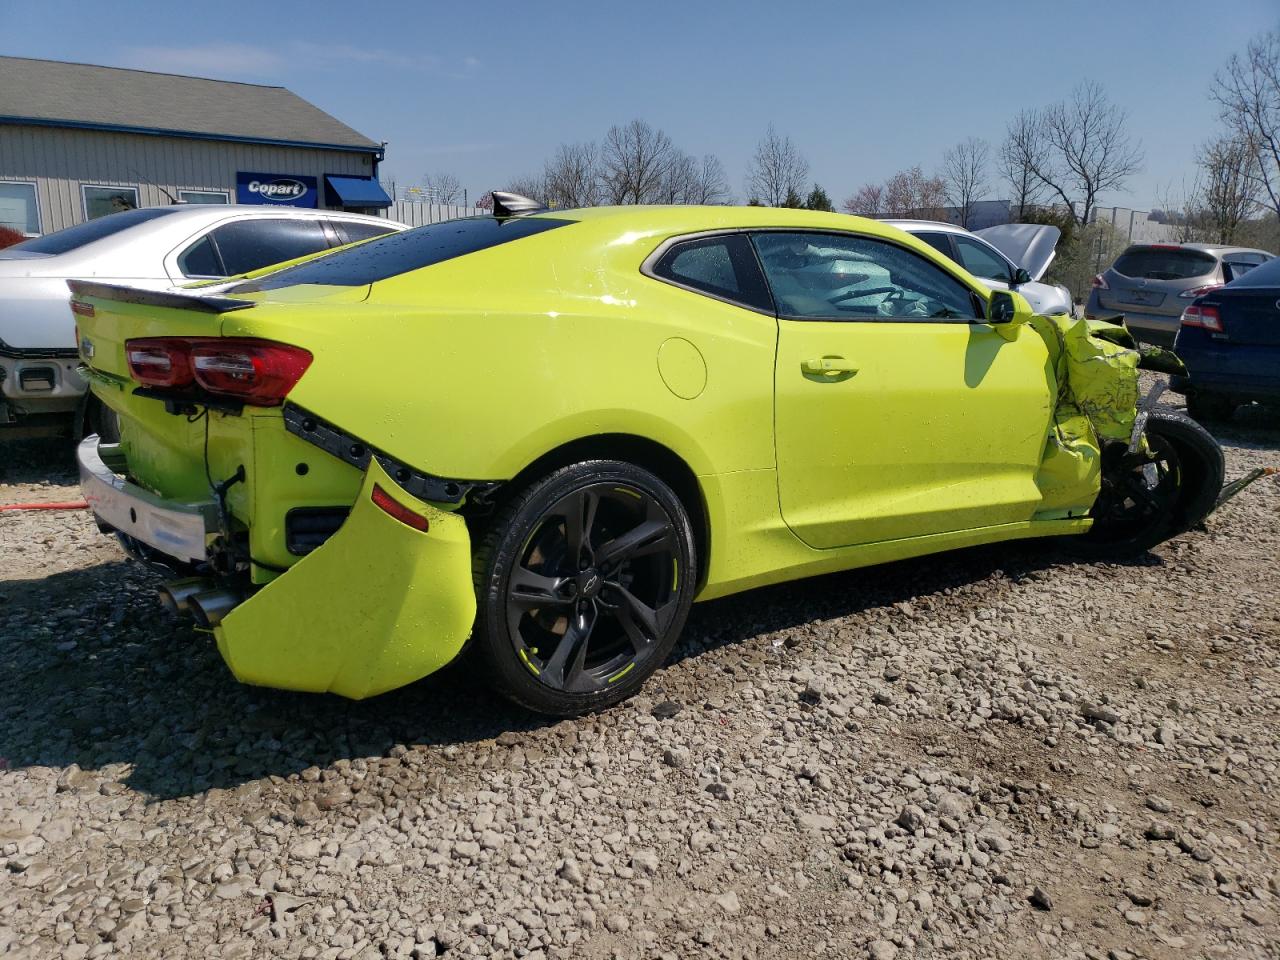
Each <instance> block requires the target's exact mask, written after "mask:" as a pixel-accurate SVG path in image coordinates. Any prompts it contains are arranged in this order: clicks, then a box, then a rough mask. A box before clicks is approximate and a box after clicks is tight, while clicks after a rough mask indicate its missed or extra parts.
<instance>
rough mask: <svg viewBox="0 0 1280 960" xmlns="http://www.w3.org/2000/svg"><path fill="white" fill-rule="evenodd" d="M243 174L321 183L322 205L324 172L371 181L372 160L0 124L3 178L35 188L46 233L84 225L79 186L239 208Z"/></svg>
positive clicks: (149, 203)
mask: <svg viewBox="0 0 1280 960" xmlns="http://www.w3.org/2000/svg"><path fill="white" fill-rule="evenodd" d="M238 170H246V171H253V172H255V173H278V174H301V175H303V176H309V177H315V178H316V181H317V183H318V185H319V190H320V198H319V199H320V203H321V205H323V204H324V179H323V178H324V175H325V174H326V173H334V174H346V175H348V176H363V177H367V176H370V175H372V174H373V158H372V155H371V154H368V153H352V152H347V151H341V150H323V149H319V148H316V149H311V148H305V147H272V146H263V145H256V144H237V143H222V142H218V141H214V140H185V139H181V138H178V137H153V136H147V135H145V134H134V133H106V132H99V131H95V130H67V129H58V128H55V127H37V126H31V127H25V126H8V125H0V180H24V181H27V182H34V183H35V184H36V193H37V195H38V198H39V203H40V228H41V231H42V232H44V233H51V232H53V231H54V230H61V229H62V228H63V227H69V226H71V225H73V224H76V223H81V222H82V221H83V220H84V219H85V215H84V202H83V200H82V195H81V192H80V186H81V184H89V185H97V184H101V185H104V186H128V187H133V186H136V187H137V188H138V200H139V203H140V205H141V206H144V207H154V206H162V205H164V204H167V203H168V202H169V200H168V198H167V197H165V195H164V194H163V193H162V192H161V191H160V190H159V189H158V188H157V186H153V184H157V185H159V186H161V187H164V188H165V189H167V190H168V191H170V192H171V193H173V194H174V196H177V191H178V190H224V191H227V192H228V193H230V195H231V199H232V201H233V202H234V200H235V187H236V171H238ZM148 181H150V182H148Z"/></svg>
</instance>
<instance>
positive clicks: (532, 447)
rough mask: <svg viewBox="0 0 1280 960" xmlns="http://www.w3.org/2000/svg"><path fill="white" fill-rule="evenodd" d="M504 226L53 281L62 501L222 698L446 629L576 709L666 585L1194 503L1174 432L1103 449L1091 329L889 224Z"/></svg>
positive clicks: (378, 665)
mask: <svg viewBox="0 0 1280 960" xmlns="http://www.w3.org/2000/svg"><path fill="white" fill-rule="evenodd" d="M527 205H528V204H525V205H519V204H517V201H516V200H515V199H514V198H510V197H504V196H502V195H496V196H495V204H494V210H495V215H494V216H485V217H475V218H470V219H466V220H457V221H453V222H450V223H440V224H435V225H432V226H425V227H420V228H417V229H414V230H410V231H408V232H405V233H399V234H395V235H393V236H387V237H382V238H380V239H376V240H371V241H369V242H368V243H365V244H362V245H360V246H357V247H353V248H350V249H348V250H340V251H336V252H334V253H331V254H328V255H326V256H323V257H320V258H317V259H315V260H312V261H310V262H306V263H302V264H297V265H292V266H288V267H286V268H284V269H281V270H278V271H270V272H268V273H266V274H265V275H263V276H260V277H257V278H255V279H252V280H249V281H246V282H242V283H238V284H231V285H230V286H229V287H228V288H226V289H223V290H221V291H219V292H218V293H216V294H213V293H202V292H201V291H184V292H182V293H180V294H174V293H168V292H161V293H157V292H148V291H139V290H133V289H130V288H127V287H122V286H118V285H108V284H101V283H92V282H83V281H73V282H72V283H71V288H72V290H73V293H74V301H73V307H74V309H75V311H76V314H77V317H78V318H79V323H80V335H81V348H82V351H83V356H84V359H85V362H86V364H87V369H88V370H89V375H90V377H91V378H92V380H93V389H94V392H95V393H96V394H97V395H98V396H99V397H100V398H101V399H102V401H103V402H104V403H106V404H108V405H109V406H110V407H111V408H112V409H113V410H115V411H116V412H117V413H118V414H119V417H120V422H121V434H122V439H121V442H120V443H119V444H118V445H116V444H105V443H102V442H100V441H99V439H98V438H96V437H91V438H88V439H86V440H85V441H84V442H83V443H82V444H81V446H80V448H79V453H78V455H79V462H80V474H81V481H82V486H83V489H84V493H85V496H86V498H87V499H88V500H89V503H90V505H91V507H92V509H93V511H94V513H95V515H96V516H97V518H98V521H99V523H100V524H101V525H102V527H103V528H104V529H115V530H116V531H118V532H119V533H120V534H121V537H122V540H123V541H124V542H125V543H126V545H127V546H128V547H129V548H130V549H131V550H132V551H134V552H135V554H137V555H139V556H142V557H144V558H145V559H147V560H148V561H149V562H151V563H153V564H160V563H163V564H167V565H168V566H169V567H170V568H171V569H173V570H174V571H176V572H177V573H179V574H185V577H184V579H181V580H177V581H174V582H172V583H170V584H169V585H168V586H167V587H166V593H165V596H166V598H167V602H168V603H169V605H170V606H171V607H173V608H174V609H178V610H185V611H188V612H191V613H192V614H194V615H195V617H196V618H197V620H198V622H199V623H201V624H202V625H204V626H205V627H209V628H212V631H213V634H214V636H215V637H216V639H217V643H218V648H219V650H220V651H221V653H222V655H223V658H224V659H225V661H226V662H227V664H228V665H229V666H230V669H231V671H232V673H233V674H234V675H235V676H236V677H238V678H239V679H240V680H242V681H245V682H248V683H254V684H260V685H266V686H273V687H284V688H289V689H297V690H310V691H331V692H334V693H338V694H341V695H343V696H347V697H354V698H359V697H365V696H371V695H373V694H377V693H380V692H382V691H384V690H388V689H391V688H393V687H397V686H401V685H403V684H406V683H409V682H411V681H413V680H416V679H417V678H419V677H422V676H425V675H427V674H429V673H431V672H433V671H435V670H438V669H439V668H440V667H442V666H444V665H445V664H446V663H448V662H449V661H451V660H453V659H454V658H455V657H456V656H457V655H458V654H459V653H460V651H461V650H462V649H463V646H464V644H466V643H467V641H468V638H469V637H470V638H471V644H472V647H473V653H474V656H475V657H476V658H478V659H477V661H476V664H477V666H476V668H477V669H478V670H481V671H483V675H484V676H485V677H486V678H487V679H488V680H489V681H491V682H492V683H493V684H494V686H496V687H497V688H498V689H499V690H500V691H502V692H503V693H505V694H507V695H508V696H509V697H511V698H512V699H514V700H515V701H517V702H518V703H521V704H523V705H525V706H527V707H529V708H530V709H533V710H537V711H541V712H545V713H550V714H564V715H568V714H575V713H581V712H583V711H586V710H593V709H597V708H600V707H603V706H606V705H608V704H612V703H615V702H617V701H619V700H622V699H624V698H625V697H627V696H629V695H630V694H632V693H634V692H635V691H636V690H638V689H639V688H640V686H641V684H643V683H644V681H645V679H646V677H648V676H649V675H650V674H651V673H652V672H653V671H654V670H655V669H657V668H658V667H659V666H660V665H661V664H662V662H663V661H664V660H665V658H666V657H667V654H668V653H669V652H670V651H671V649H672V646H673V645H674V644H675V642H676V639H677V638H678V636H679V634H680V631H681V628H682V627H683V625H684V622H685V617H686V615H687V614H688V612H689V608H690V604H691V603H692V602H693V601H694V600H695V599H701V600H705V599H710V598H713V597H721V596H725V595H727V594H732V593H735V592H738V591H742V590H746V589H750V588H753V587H756V586H760V585H763V584H769V583H777V582H780V581H785V580H790V579H795V578H797V577H803V576H808V575H813V574H817V573H823V572H829V571H833V570H841V569H847V568H852V567H857V566H862V565H867V564H872V563H880V562H884V561H889V560H895V559H899V558H903V557H910V556H917V555H920V554H925V553H931V552H935V551H940V550H947V549H952V548H956V547H962V546H971V545H974V544H979V543H989V542H994V541H1003V540H1012V539H1019V538H1024V537H1042V536H1058V535H1071V536H1072V537H1073V538H1074V542H1076V543H1078V544H1079V545H1080V547H1081V549H1089V550H1091V551H1094V552H1097V553H1101V554H1102V555H1106V556H1111V555H1115V554H1118V553H1127V552H1132V551H1140V550H1143V549H1146V548H1147V547H1149V546H1151V545H1153V544H1154V543H1156V542H1158V541H1160V540H1162V539H1164V538H1166V537H1168V536H1171V535H1172V534H1173V533H1175V532H1177V531H1180V530H1184V529H1187V528H1189V527H1190V526H1192V525H1194V524H1195V523H1196V522H1198V521H1199V520H1200V519H1201V518H1202V517H1203V516H1204V515H1205V513H1206V512H1207V511H1208V510H1209V509H1211V507H1212V505H1213V503H1214V502H1215V498H1216V495H1217V493H1218V490H1219V489H1220V487H1221V483H1222V454H1221V451H1220V450H1219V449H1218V447H1217V445H1216V444H1215V443H1214V441H1213V439H1212V437H1210V436H1209V435H1208V434H1207V433H1205V432H1204V430H1203V429H1202V428H1200V427H1199V426H1198V425H1196V424H1195V423H1194V422H1192V421H1190V420H1187V419H1186V418H1185V417H1181V416H1172V415H1165V414H1161V413H1153V414H1152V415H1151V417H1150V418H1149V419H1148V420H1146V433H1145V437H1146V439H1147V442H1146V443H1134V444H1131V435H1132V434H1133V432H1134V425H1135V423H1136V409H1135V408H1136V403H1137V397H1138V384H1137V372H1136V370H1135V369H1134V361H1135V357H1134V354H1135V352H1136V351H1134V350H1133V349H1132V341H1131V339H1130V338H1129V337H1128V334H1127V333H1126V332H1125V331H1124V329H1123V328H1122V327H1114V326H1108V325H1105V324H1092V325H1091V324H1087V323H1086V322H1085V321H1083V320H1073V319H1070V318H1067V317H1061V316H1060V317H1057V318H1046V317H1041V316H1037V315H1035V314H1034V313H1033V311H1032V310H1031V308H1030V306H1029V304H1028V303H1027V301H1026V300H1025V299H1024V298H1023V297H1022V296H1021V295H1020V294H1018V293H1011V292H1008V291H1003V290H997V291H992V290H990V289H989V288H987V287H986V286H983V285H982V284H980V283H979V282H978V281H977V280H975V279H974V278H973V276H972V275H971V274H969V273H967V272H966V271H965V270H963V269H962V268H961V267H960V266H958V265H957V264H955V263H954V262H953V261H951V260H950V259H949V258H946V257H943V256H942V255H941V254H939V253H938V252H937V251H936V250H934V249H933V248H932V247H930V246H928V245H927V244H925V243H924V242H922V241H920V240H918V239H916V238H914V237H912V236H910V235H908V234H906V233H904V232H902V231H900V230H898V229H896V228H895V227H891V226H887V225H885V224H882V223H877V222H876V221H874V220H863V219H860V218H854V217H847V216H842V215H837V214H828V213H818V212H813V211H808V210H782V209H770V208H761V207H728V206H725V207H693V206H687V207H615V208H607V207H598V208H592V209H584V210H563V211H555V212H550V211H546V212H539V213H532V214H530V215H524V216H513V215H509V214H511V213H512V211H514V210H519V209H520V208H521V206H527ZM1064 342H1065V348H1064ZM1062 381H1068V382H1070V383H1071V389H1070V390H1066V389H1062ZM1077 404H1078V405H1077ZM1086 410H1087V411H1088V412H1087V414H1086V412H1085V411H1086ZM1141 436H1143V434H1141V433H1139V437H1141Z"/></svg>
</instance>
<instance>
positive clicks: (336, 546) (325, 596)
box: [214, 459, 476, 700]
mask: <svg viewBox="0 0 1280 960" xmlns="http://www.w3.org/2000/svg"><path fill="white" fill-rule="evenodd" d="M375 484H376V485H377V486H379V487H381V488H382V489H383V490H384V491H386V492H387V493H388V494H390V495H391V496H392V497H394V498H395V499H396V500H398V501H399V502H400V503H401V504H403V505H405V506H407V507H408V508H409V509H411V510H412V511H414V512H415V513H418V514H419V515H421V516H424V517H426V518H427V519H428V521H429V524H430V527H429V529H428V530H427V531H426V532H425V533H424V532H421V531H418V530H415V529H414V528H412V527H409V526H407V525H406V524H404V523H402V522H400V521H399V520H396V519H394V518H392V517H391V516H390V515H389V514H387V513H385V512H384V511H383V510H382V509H381V508H379V507H378V506H376V505H375V504H374V503H373V500H372V495H373V487H374V485H375ZM475 613H476V597H475V587H474V586H473V584H472V579H471V538H470V535H469V533H468V531H467V526H466V522H465V521H464V520H463V518H462V517H460V516H458V515H457V514H455V513H449V512H446V511H444V510H438V509H436V508H435V507H433V506H431V505H430V504H427V503H424V502H423V501H421V500H418V499H416V498H414V497H411V496H410V495H408V494H407V493H405V492H404V490H403V489H402V488H401V487H399V486H398V485H397V484H396V483H395V481H394V480H392V479H391V478H390V477H388V476H387V474H386V472H385V471H384V470H383V469H382V468H381V467H380V466H379V465H378V462H377V460H376V459H372V460H370V462H369V468H368V472H367V473H366V474H365V478H364V482H363V484H362V485H361V488H360V493H359V495H358V497H357V498H356V502H355V505H354V506H353V507H352V509H351V514H350V516H348V518H347V520H346V522H345V523H344V524H343V525H342V527H341V528H340V529H339V530H338V532H337V533H335V534H334V535H333V536H332V537H330V538H329V539H328V540H327V541H326V542H325V544H324V545H323V546H321V547H319V548H317V549H316V550H313V551H312V552H311V553H309V554H307V555H306V556H305V557H303V558H302V559H301V560H299V561H298V562H297V563H295V564H294V565H293V566H292V567H291V568H290V569H289V570H288V571H287V572H286V573H284V574H282V575H281V576H279V577H277V578H276V579H274V580H272V581H271V582H270V583H269V584H267V585H266V586H265V587H263V588H262V589H260V590H259V591H258V592H257V593H255V594H254V595H253V596H252V597H250V598H249V599H248V600H246V601H245V602H244V603H242V604H240V605H239V606H237V607H236V608H235V609H234V610H232V611H231V612H230V613H229V614H228V615H227V616H226V617H225V619H223V620H222V622H221V623H220V624H219V625H218V626H217V628H216V629H215V630H214V634H215V636H216V637H217V640H218V650H219V651H220V652H221V653H222V658H223V659H224V660H225V661H226V663H227V666H229V667H230V668H231V672H232V673H233V674H235V676H236V679H238V680H240V681H242V682H244V683H251V684H256V685H259V686H266V687H279V688H283V689H287V690H304V691H311V692H330V693H336V694H339V695H341V696H344V697H350V698H351V699H356V700H358V699H362V698H364V697H370V696H373V695H375V694H379V693H383V692H385V691H387V690H392V689H395V688H396V687H402V686H404V685H405V684H407V683H412V682H413V681H414V680H417V679H419V678H421V677H425V676H426V675H427V674H429V673H433V672H435V671H436V670H439V669H440V668H441V667H443V666H444V665H445V664H447V663H449V661H451V660H452V659H453V658H454V657H455V656H457V654H458V653H459V651H461V650H462V646H463V644H464V643H465V642H466V640H467V637H468V636H470V634H471V625H472V622H473V621H474V619H475Z"/></svg>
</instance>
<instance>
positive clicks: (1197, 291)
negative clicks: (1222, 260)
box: [1178, 283, 1222, 300]
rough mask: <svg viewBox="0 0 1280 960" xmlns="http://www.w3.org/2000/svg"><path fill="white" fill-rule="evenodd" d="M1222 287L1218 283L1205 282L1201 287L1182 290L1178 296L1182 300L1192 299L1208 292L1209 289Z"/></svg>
mask: <svg viewBox="0 0 1280 960" xmlns="http://www.w3.org/2000/svg"><path fill="white" fill-rule="evenodd" d="M1221 287H1222V284H1220V283H1206V284H1205V285H1204V286H1203V287H1192V288H1191V289H1190V290H1183V291H1182V292H1181V293H1180V294H1178V296H1179V297H1180V298H1182V299H1183V300H1194V299H1195V298H1196V297H1198V296H1201V295H1202V294H1206V293H1208V292H1209V291H1210V290H1218V289H1220V288H1221Z"/></svg>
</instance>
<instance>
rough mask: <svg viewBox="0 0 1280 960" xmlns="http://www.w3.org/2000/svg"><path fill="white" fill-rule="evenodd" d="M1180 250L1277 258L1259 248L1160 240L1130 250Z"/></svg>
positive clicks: (1140, 244) (1135, 245)
mask: <svg viewBox="0 0 1280 960" xmlns="http://www.w3.org/2000/svg"><path fill="white" fill-rule="evenodd" d="M1174 247H1176V248H1178V249H1181V250H1199V251H1201V252H1202V253H1212V254H1214V255H1216V256H1222V255H1223V254H1224V253H1261V254H1263V255H1264V256H1268V257H1271V256H1275V254H1273V253H1271V252H1270V251H1268V250H1259V249H1258V248H1257V247H1236V246H1232V245H1231V244H1229V243H1199V242H1195V241H1189V242H1187V243H1161V242H1160V241H1158V240H1152V241H1148V242H1147V243H1134V244H1131V245H1130V246H1129V247H1128V249H1129V250H1151V249H1155V250H1161V249H1169V248H1174Z"/></svg>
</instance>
